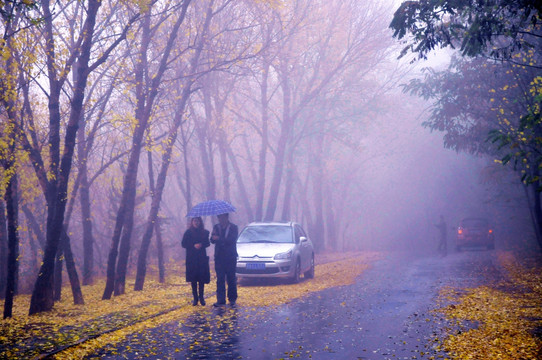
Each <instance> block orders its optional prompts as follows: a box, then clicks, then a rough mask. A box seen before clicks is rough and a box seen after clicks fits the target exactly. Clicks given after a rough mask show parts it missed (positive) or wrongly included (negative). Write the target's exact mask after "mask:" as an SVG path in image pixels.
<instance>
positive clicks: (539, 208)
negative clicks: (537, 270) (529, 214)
mask: <svg viewBox="0 0 542 360" xmlns="http://www.w3.org/2000/svg"><path fill="white" fill-rule="evenodd" d="M539 186H540V183H539V182H538V181H537V182H535V183H533V184H532V185H531V188H532V189H533V195H534V196H533V197H534V204H533V211H534V219H535V233H536V240H537V243H538V246H539V249H540V250H541V251H542V201H540V195H541V194H542V193H541V192H540V191H538V187H539Z"/></svg>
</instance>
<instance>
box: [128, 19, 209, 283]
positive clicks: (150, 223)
mask: <svg viewBox="0 0 542 360" xmlns="http://www.w3.org/2000/svg"><path fill="white" fill-rule="evenodd" d="M211 17H212V11H210V9H209V11H208V12H207V18H206V21H205V25H204V28H203V29H202V35H201V36H200V39H202V40H201V41H200V43H199V46H198V47H197V48H196V52H195V53H194V57H193V58H192V59H191V62H190V63H191V72H192V73H195V72H196V68H197V65H198V62H199V58H200V56H201V51H202V49H203V42H202V41H203V39H205V34H206V33H207V31H208V28H209V25H210V21H211ZM192 83H193V81H192V79H188V81H187V83H186V84H185V86H184V87H183V92H182V95H181V98H180V100H179V105H178V107H177V111H176V112H175V117H174V121H173V125H172V127H171V128H170V131H169V134H168V137H167V141H166V142H165V145H166V148H165V150H164V152H163V155H162V165H161V167H160V172H159V173H158V178H157V180H156V188H155V187H154V175H153V170H152V156H151V153H150V152H149V179H150V183H151V192H152V202H151V209H150V212H149V217H148V219H147V225H146V229H145V232H144V233H143V238H142V240H141V248H140V250H139V256H138V261H137V274H136V282H135V285H134V290H135V291H140V290H143V285H144V283H145V275H146V272H147V253H148V251H149V246H150V243H151V239H152V233H153V230H154V229H155V228H156V226H157V221H158V212H159V210H160V202H161V201H162V194H163V192H164V187H165V185H166V178H167V173H168V169H169V165H170V163H171V153H172V152H173V147H174V145H175V143H176V142H177V135H178V131H179V128H180V126H181V125H182V121H183V116H184V114H185V111H186V107H187V103H188V99H189V98H190V93H191V87H192ZM159 251H161V245H160V249H159ZM162 265H163V264H162Z"/></svg>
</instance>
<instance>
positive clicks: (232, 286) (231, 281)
mask: <svg viewBox="0 0 542 360" xmlns="http://www.w3.org/2000/svg"><path fill="white" fill-rule="evenodd" d="M236 266H237V260H236V259H234V260H233V261H220V260H218V261H217V260H216V259H215V271H216V300H217V302H218V303H219V304H225V303H226V283H227V284H228V300H229V301H230V302H235V301H236V300H237V277H236V276H235V267H236Z"/></svg>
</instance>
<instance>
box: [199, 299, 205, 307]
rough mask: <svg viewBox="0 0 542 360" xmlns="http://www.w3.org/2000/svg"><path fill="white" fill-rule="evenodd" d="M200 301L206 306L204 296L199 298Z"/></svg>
mask: <svg viewBox="0 0 542 360" xmlns="http://www.w3.org/2000/svg"><path fill="white" fill-rule="evenodd" d="M199 303H200V304H201V306H205V299H204V298H200V299H199Z"/></svg>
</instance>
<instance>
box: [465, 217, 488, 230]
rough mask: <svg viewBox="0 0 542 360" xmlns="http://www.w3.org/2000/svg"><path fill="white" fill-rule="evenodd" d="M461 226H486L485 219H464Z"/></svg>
mask: <svg viewBox="0 0 542 360" xmlns="http://www.w3.org/2000/svg"><path fill="white" fill-rule="evenodd" d="M463 227H466V228H484V227H487V220H485V219H464V220H463Z"/></svg>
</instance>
